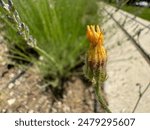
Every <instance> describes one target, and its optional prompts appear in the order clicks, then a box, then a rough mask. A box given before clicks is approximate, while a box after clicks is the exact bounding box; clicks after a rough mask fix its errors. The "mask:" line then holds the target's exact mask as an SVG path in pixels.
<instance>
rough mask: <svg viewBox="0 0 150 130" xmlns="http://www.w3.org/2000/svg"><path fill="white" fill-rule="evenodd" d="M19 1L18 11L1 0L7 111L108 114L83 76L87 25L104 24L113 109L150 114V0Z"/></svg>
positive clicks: (1, 94)
mask: <svg viewBox="0 0 150 130" xmlns="http://www.w3.org/2000/svg"><path fill="white" fill-rule="evenodd" d="M12 1H13V8H12V10H11V11H10V12H7V11H6V10H5V9H3V2H5V4H8V2H7V0H4V1H3V2H2V1H0V112H103V110H102V109H101V107H100V106H99V105H96V104H97V103H96V102H95V100H96V99H95V93H94V89H93V87H92V84H91V83H90V81H88V80H87V79H86V78H85V76H84V72H83V68H84V61H85V56H86V52H87V50H88V47H89V42H88V41H87V39H86V26H87V25H97V24H98V25H100V27H101V29H102V30H103V32H104V46H105V48H106V49H107V53H108V63H107V73H108V79H107V81H106V82H105V85H104V88H105V89H104V95H105V97H106V99H107V102H108V105H109V107H110V109H111V110H112V112H150V103H149V101H150V94H149V93H150V89H148V88H149V86H150V75H149V74H150V1H149V0H147V1H142V0H88V1H87V0H75V1H71V0H24V1H23V0H12ZM6 7H7V6H6ZM8 9H9V8H8ZM15 9H16V10H17V12H18V13H16V12H15V13H16V14H15V13H14V10H15ZM14 16H15V17H16V16H17V17H16V18H18V16H19V20H18V21H19V22H18V23H15V22H14V19H13V18H14ZM18 30H19V31H18ZM28 37H29V39H27V38H28ZM26 39H27V40H26ZM30 40H31V41H32V40H35V41H36V46H37V47H33V46H30V45H28V44H27V43H28V42H29V41H30ZM141 95H142V96H141ZM136 104H137V105H136Z"/></svg>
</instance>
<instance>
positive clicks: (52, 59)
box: [35, 46, 61, 70]
mask: <svg viewBox="0 0 150 130" xmlns="http://www.w3.org/2000/svg"><path fill="white" fill-rule="evenodd" d="M35 49H36V50H37V51H39V52H40V53H41V54H43V55H45V56H46V57H47V58H48V59H49V60H50V61H51V62H52V63H53V65H54V66H55V67H56V68H57V69H58V70H61V68H60V67H59V65H58V63H57V62H56V61H55V59H54V58H53V57H51V56H50V55H48V54H47V53H46V52H45V51H44V50H42V49H41V48H39V47H38V46H35Z"/></svg>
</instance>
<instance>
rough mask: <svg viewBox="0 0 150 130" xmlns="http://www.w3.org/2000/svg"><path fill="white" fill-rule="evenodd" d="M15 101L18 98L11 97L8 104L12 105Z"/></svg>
mask: <svg viewBox="0 0 150 130" xmlns="http://www.w3.org/2000/svg"><path fill="white" fill-rule="evenodd" d="M15 101H16V99H15V98H13V99H9V100H8V101H7V102H8V104H9V105H10V106H11V105H12V104H14V103H15Z"/></svg>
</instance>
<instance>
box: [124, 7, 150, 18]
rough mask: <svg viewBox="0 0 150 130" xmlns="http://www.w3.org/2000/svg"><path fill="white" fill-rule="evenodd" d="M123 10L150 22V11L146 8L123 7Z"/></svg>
mask: <svg viewBox="0 0 150 130" xmlns="http://www.w3.org/2000/svg"><path fill="white" fill-rule="evenodd" d="M122 9H123V10H125V11H127V12H129V13H132V14H134V15H135V16H138V17H141V18H143V19H146V20H149V21H150V9H149V8H146V7H137V6H127V5H126V6H123V7H122Z"/></svg>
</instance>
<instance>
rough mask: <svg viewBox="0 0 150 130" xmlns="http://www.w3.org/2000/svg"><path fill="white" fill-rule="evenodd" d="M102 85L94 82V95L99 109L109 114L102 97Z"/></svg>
mask: <svg viewBox="0 0 150 130" xmlns="http://www.w3.org/2000/svg"><path fill="white" fill-rule="evenodd" d="M101 88H102V83H101V82H100V81H96V84H95V93H96V96H97V99H98V101H99V103H100V104H101V107H102V108H103V109H104V110H105V111H106V112H107V113H111V111H110V109H109V108H108V106H107V103H106V101H105V100H104V97H103V96H102V89H101Z"/></svg>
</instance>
